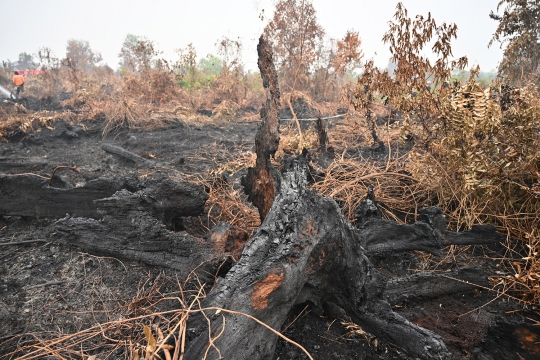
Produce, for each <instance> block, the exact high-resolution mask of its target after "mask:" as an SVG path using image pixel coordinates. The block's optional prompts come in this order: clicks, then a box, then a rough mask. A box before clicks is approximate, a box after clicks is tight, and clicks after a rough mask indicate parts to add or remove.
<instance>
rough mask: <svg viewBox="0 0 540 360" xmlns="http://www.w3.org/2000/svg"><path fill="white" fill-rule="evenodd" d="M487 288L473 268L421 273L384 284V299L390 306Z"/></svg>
mask: <svg viewBox="0 0 540 360" xmlns="http://www.w3.org/2000/svg"><path fill="white" fill-rule="evenodd" d="M478 285H480V286H483V287H486V286H488V281H487V276H486V275H485V274H484V273H483V272H482V271H481V270H480V269H477V268H474V267H469V266H467V267H462V268H459V269H456V270H453V271H449V272H423V273H419V274H414V275H411V276H409V277H407V278H401V279H396V280H392V281H388V282H387V283H386V289H385V294H384V295H385V298H386V300H387V301H388V302H389V303H390V304H401V303H405V302H407V301H408V300H411V299H419V298H435V297H439V296H442V295H449V294H455V293H459V292H465V291H470V290H473V289H475V288H477V287H478Z"/></svg>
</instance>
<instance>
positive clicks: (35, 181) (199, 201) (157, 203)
mask: <svg viewBox="0 0 540 360" xmlns="http://www.w3.org/2000/svg"><path fill="white" fill-rule="evenodd" d="M122 189H130V190H132V191H141V192H140V196H141V201H143V203H144V204H145V206H146V208H147V209H148V211H151V212H152V213H153V214H154V216H155V217H157V218H158V219H160V220H161V221H162V222H164V223H165V224H166V225H167V226H169V227H171V224H172V223H174V221H175V220H176V219H178V218H179V217H183V216H197V215H200V214H202V212H203V210H204V204H205V202H206V199H207V198H208V195H207V194H206V193H205V192H204V191H203V190H202V188H200V187H199V186H196V185H193V184H190V183H184V182H179V181H175V180H173V179H170V178H167V177H164V178H156V179H147V180H140V179H137V178H125V179H124V178H122V179H108V178H99V179H95V180H91V181H88V182H87V183H86V184H85V185H84V186H81V187H76V188H56V187H51V186H49V185H48V180H45V179H42V178H38V177H36V176H31V175H19V176H9V175H2V176H0V215H4V216H30V217H43V218H62V217H65V216H66V214H69V215H70V216H73V217H88V218H93V219H99V218H101V217H102V215H101V214H100V213H99V211H98V209H97V206H96V204H95V200H99V199H103V198H108V197H110V196H112V195H113V194H114V193H115V192H117V191H119V190H122Z"/></svg>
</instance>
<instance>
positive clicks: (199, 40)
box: [0, 0, 502, 71]
mask: <svg viewBox="0 0 540 360" xmlns="http://www.w3.org/2000/svg"><path fill="white" fill-rule="evenodd" d="M402 2H403V4H404V5H405V7H406V8H407V10H408V11H409V15H410V16H414V15H417V14H421V15H424V16H426V15H427V13H428V12H429V11H430V12H431V13H432V15H433V17H434V18H435V20H436V21H437V23H438V24H441V23H443V22H447V23H450V22H453V23H456V24H457V26H458V38H457V40H455V41H454V47H453V53H454V55H455V56H456V57H460V56H463V55H467V56H468V57H469V64H470V65H473V64H479V65H480V66H481V68H482V70H484V71H489V70H492V69H495V68H496V67H497V64H498V63H499V61H500V60H501V57H502V51H501V50H500V49H499V44H494V46H492V47H491V48H490V49H488V47H487V44H488V42H489V40H490V39H491V36H492V34H493V32H494V31H495V29H496V26H497V23H496V22H495V21H493V20H491V19H490V18H489V16H488V15H489V13H490V11H491V10H496V7H497V3H498V2H499V0H451V1H450V0H402ZM272 3H273V2H272V0H189V1H187V0H177V1H167V0H153V1H148V0H26V1H24V2H19V1H13V0H9V1H8V0H0V60H7V59H9V60H12V61H14V60H17V59H18V54H19V53H20V52H23V51H24V52H28V53H32V54H35V53H37V51H38V49H39V48H40V47H43V46H47V47H49V48H51V49H52V50H53V52H54V53H55V55H56V56H57V57H63V56H64V55H65V49H66V42H67V40H68V39H72V38H74V39H80V40H87V41H89V42H90V46H91V47H92V49H93V50H94V51H97V52H101V54H102V56H103V59H104V62H106V63H108V64H109V65H110V66H111V67H112V68H114V69H116V68H117V66H118V53H119V52H120V48H121V46H122V42H123V40H124V38H125V36H126V34H128V33H132V34H134V35H139V36H145V37H147V38H148V39H150V40H153V41H154V42H155V43H156V44H157V47H158V49H159V50H161V51H163V57H164V58H166V59H169V60H173V59H174V57H175V54H174V50H175V49H177V48H180V47H185V46H186V45H187V44H189V43H193V45H194V46H195V48H196V50H197V54H198V57H199V58H201V57H204V56H206V54H208V53H214V54H215V53H216V52H217V49H216V46H215V44H216V42H217V41H218V40H219V39H221V38H222V37H223V36H227V37H229V38H232V39H237V38H240V39H241V40H242V42H243V45H244V63H245V64H246V67H247V68H248V69H256V67H257V54H256V44H257V39H258V37H259V35H260V34H261V32H262V29H263V28H264V25H265V23H266V21H267V19H268V17H269V16H271V13H272V10H273V6H272ZM313 3H314V6H315V9H316V10H317V15H318V18H319V22H320V24H321V25H322V26H323V28H324V29H325V30H326V34H327V36H328V37H331V38H341V37H343V36H344V34H345V32H346V31H347V30H348V29H354V30H356V31H359V32H360V37H361V38H362V42H363V44H362V48H363V51H364V53H365V55H366V57H365V59H369V58H374V59H375V62H376V64H377V65H379V66H382V67H385V66H386V64H387V63H388V58H389V56H390V52H389V51H388V48H387V46H385V45H383V43H382V41H381V39H382V36H383V34H384V33H385V32H386V31H387V29H388V21H389V20H391V19H392V16H393V14H394V13H395V8H396V4H397V3H398V1H397V0H369V1H365V0H314V1H313ZM263 9H264V10H265V11H264V13H265V16H266V18H267V19H266V20H265V22H263V21H261V20H260V19H259V14H260V13H261V10H263Z"/></svg>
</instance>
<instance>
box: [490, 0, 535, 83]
mask: <svg viewBox="0 0 540 360" xmlns="http://www.w3.org/2000/svg"><path fill="white" fill-rule="evenodd" d="M504 4H506V7H505V9H504V12H503V14H502V16H501V15H497V14H495V13H493V11H492V12H491V13H490V14H489V17H490V18H492V19H493V20H495V21H498V22H499V26H498V27H497V30H496V31H495V34H493V38H492V39H491V41H490V42H489V46H491V45H492V44H493V42H495V41H498V42H500V43H501V48H504V54H503V60H502V62H501V64H500V65H499V74H500V75H502V76H504V77H505V78H506V79H507V81H509V82H512V83H514V84H516V85H519V84H520V83H522V82H523V81H525V80H526V79H527V77H528V76H529V75H533V76H535V75H536V77H537V81H538V73H539V66H540V1H539V0H501V1H500V2H499V4H498V5H497V11H498V10H499V9H500V8H501V7H502V6H503V5H504ZM505 46H506V47H505Z"/></svg>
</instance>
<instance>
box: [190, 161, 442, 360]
mask: <svg viewBox="0 0 540 360" xmlns="http://www.w3.org/2000/svg"><path fill="white" fill-rule="evenodd" d="M357 235H358V232H357V230H355V229H354V228H353V227H352V226H351V224H349V223H348V222H347V221H346V220H345V219H344V218H343V216H342V215H341V212H340V209H339V207H338V206H337V204H336V203H335V201H334V200H332V199H327V198H324V197H322V196H320V195H318V194H317V193H315V192H314V191H311V190H308V189H307V184H306V170H305V164H302V163H301V162H300V161H294V162H293V164H292V169H291V170H290V171H288V172H287V173H286V174H285V175H284V176H283V181H282V182H281V184H280V187H279V192H278V194H277V195H276V198H275V199H274V202H273V204H272V208H271V210H270V212H269V213H268V215H267V216H266V218H265V220H264V222H263V224H262V225H261V227H260V228H259V229H258V230H257V231H256V232H255V234H254V235H253V237H252V238H251V240H250V241H249V242H248V243H247V244H246V246H245V248H244V251H243V253H242V257H241V258H240V260H239V261H238V262H237V263H236V264H235V266H233V268H232V269H231V270H230V271H229V273H228V274H227V275H226V277H225V278H224V279H219V281H218V283H217V285H216V286H215V288H214V290H213V291H212V292H210V294H209V295H208V296H207V298H206V299H205V300H204V301H203V303H202V307H203V308H205V307H219V308H225V309H230V310H234V311H239V312H243V313H246V314H250V315H252V316H254V317H256V318H257V319H259V320H261V321H263V322H265V323H266V324H268V325H270V326H271V327H273V328H274V329H278V330H279V329H280V327H281V325H282V324H283V322H284V321H285V318H286V317H287V314H288V312H289V311H290V309H291V308H292V307H293V306H294V304H295V303H301V302H305V301H307V300H309V301H311V302H312V303H314V304H316V305H319V306H322V304H324V303H332V304H333V305H335V306H337V307H339V308H341V309H343V310H344V311H345V312H346V314H347V315H348V316H350V318H351V319H352V320H353V321H355V322H356V323H358V324H360V325H362V326H363V327H364V328H365V329H366V330H367V331H369V332H371V333H373V334H375V335H377V336H380V337H383V338H385V339H387V340H389V341H390V342H391V343H393V344H394V345H395V346H396V347H398V348H399V349H401V350H402V351H404V352H406V353H407V354H409V355H410V356H411V357H419V358H422V359H438V358H439V357H441V356H442V357H444V356H446V355H448V351H447V349H446V346H445V345H444V343H443V342H442V340H441V338H440V337H439V336H438V335H437V334H434V333H433V332H431V331H429V330H426V329H423V328H420V327H418V326H416V325H414V324H412V323H410V322H409V321H407V320H406V319H405V318H403V317H401V316H400V315H398V314H396V313H394V312H393V311H392V310H391V308H390V305H389V304H388V303H387V302H386V301H384V300H383V290H384V287H385V281H384V279H383V278H382V277H381V275H380V274H379V273H378V272H377V270H376V269H375V268H373V266H372V265H371V263H370V261H369V260H368V258H367V257H366V256H365V255H364V249H363V248H362V245H361V242H360V241H359V238H358V236H357ZM207 316H208V318H209V319H210V320H209V321H210V332H211V334H212V336H216V334H218V333H220V332H221V331H223V334H222V335H221V336H220V337H219V338H216V339H215V340H214V341H213V345H214V346H215V347H213V346H210V344H209V334H208V327H207V321H206V319H205V318H204V317H203V316H202V315H200V316H195V317H194V319H193V320H192V323H191V324H193V325H191V324H190V328H191V327H194V328H195V329H196V330H195V331H194V332H193V334H192V337H193V340H192V341H191V342H190V343H189V344H188V349H187V352H186V356H187V358H189V359H200V358H202V357H204V354H205V353H207V352H208V359H219V358H223V359H232V358H234V359H238V360H241V359H267V358H270V357H271V356H272V354H273V352H274V349H275V344H276V340H277V336H276V335H274V334H272V333H271V332H270V331H268V330H267V329H265V328H264V327H261V326H260V325H258V324H257V323H255V322H253V321H252V320H250V319H248V318H246V317H243V316H240V315H225V314H224V313H220V314H219V315H215V311H214V312H212V313H208V314H207ZM222 317H226V320H223V319H222ZM224 324H225V325H224ZM216 348H217V349H219V352H218V351H217V350H216Z"/></svg>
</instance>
